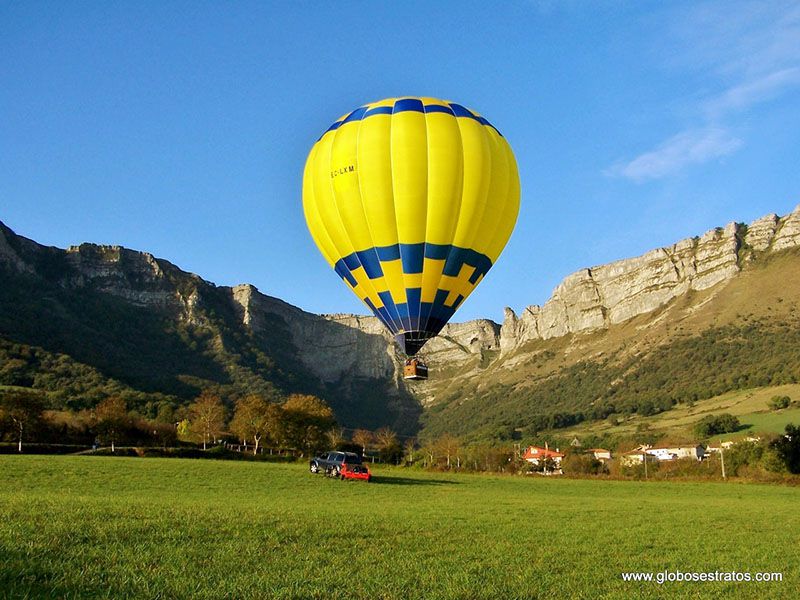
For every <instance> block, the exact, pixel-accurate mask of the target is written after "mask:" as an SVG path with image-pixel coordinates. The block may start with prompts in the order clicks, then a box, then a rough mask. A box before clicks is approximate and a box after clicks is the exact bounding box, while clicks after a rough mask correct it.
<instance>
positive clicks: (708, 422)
mask: <svg viewBox="0 0 800 600" xmlns="http://www.w3.org/2000/svg"><path fill="white" fill-rule="evenodd" d="M741 426H742V425H741V423H739V419H738V418H736V417H734V416H733V415H731V414H729V413H724V414H721V415H708V416H707V417H703V418H702V419H700V420H699V421H698V422H697V423H696V424H695V426H694V430H695V432H696V433H697V435H699V436H700V437H704V438H707V437H711V436H714V435H719V434H720V433H732V432H734V431H737V430H738V429H739V428H740V427H741Z"/></svg>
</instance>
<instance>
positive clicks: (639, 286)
mask: <svg viewBox="0 0 800 600" xmlns="http://www.w3.org/2000/svg"><path fill="white" fill-rule="evenodd" d="M798 245H800V206H798V207H797V208H795V210H794V212H792V213H790V214H789V215H787V216H785V217H783V218H779V217H778V216H776V215H774V214H772V215H767V216H765V217H762V218H760V219H757V220H756V221H754V222H753V223H752V224H750V225H744V224H737V223H729V224H728V225H726V226H725V227H724V228H717V229H712V230H711V231H708V232H707V233H705V234H704V235H702V236H701V237H697V238H690V239H686V240H682V241H680V242H678V243H677V244H674V245H672V246H670V247H668V248H658V249H656V250H651V251H650V252H648V253H647V254H644V255H642V256H638V257H636V258H628V259H624V260H619V261H616V262H613V263H609V264H606V265H601V266H598V267H592V268H589V269H582V270H580V271H578V272H577V273H573V274H572V275H569V276H568V277H567V278H565V279H564V281H562V282H561V283H560V284H559V285H558V287H556V289H555V291H554V292H553V295H552V297H551V298H550V299H549V300H548V301H547V302H546V303H545V304H544V306H537V305H533V306H529V307H527V308H526V309H525V310H524V311H523V312H522V314H521V315H517V314H515V313H514V311H513V310H511V309H509V308H506V310H505V319H504V321H503V326H502V327H501V329H500V347H501V349H502V352H503V353H507V352H509V351H512V350H513V349H515V348H517V347H519V346H521V345H523V344H525V343H526V342H529V341H531V340H542V339H550V338H555V337H559V336H563V335H566V334H569V333H577V332H584V331H593V330H598V329H604V328H607V327H608V326H609V325H612V324H616V323H622V322H623V321H627V320H629V319H631V318H633V317H635V316H637V315H641V314H645V313H648V312H651V311H653V310H656V309H657V308H659V307H661V306H664V305H665V304H667V303H668V302H670V301H671V300H673V299H675V298H677V297H678V296H682V295H684V294H686V293H687V292H689V291H690V290H705V289H708V288H711V287H712V286H715V285H717V284H720V283H723V282H725V281H727V280H730V279H731V278H733V277H735V276H736V275H737V274H738V273H739V272H740V270H741V268H742V265H743V262H744V261H751V260H756V259H757V258H758V256H759V254H761V253H765V252H771V251H778V250H783V249H786V248H791V247H794V246H798Z"/></svg>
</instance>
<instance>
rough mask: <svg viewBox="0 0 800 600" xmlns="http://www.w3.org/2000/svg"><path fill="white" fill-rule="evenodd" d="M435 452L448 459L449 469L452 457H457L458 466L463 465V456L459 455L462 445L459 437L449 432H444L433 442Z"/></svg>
mask: <svg viewBox="0 0 800 600" xmlns="http://www.w3.org/2000/svg"><path fill="white" fill-rule="evenodd" d="M433 448H434V452H435V453H436V454H437V455H438V456H439V457H444V458H445V459H446V463H445V464H446V465H447V468H448V469H449V468H450V466H451V459H452V458H456V460H457V461H458V466H459V467H460V466H461V457H460V456H459V453H460V449H461V445H460V442H459V440H458V438H457V437H455V436H453V435H450V434H449V433H445V434H442V435H441V436H440V437H439V439H437V440H436V441H435V442H434V443H433Z"/></svg>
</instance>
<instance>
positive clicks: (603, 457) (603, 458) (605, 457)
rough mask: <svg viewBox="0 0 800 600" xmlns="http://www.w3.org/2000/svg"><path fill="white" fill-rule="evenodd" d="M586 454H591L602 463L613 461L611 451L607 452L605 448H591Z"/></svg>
mask: <svg viewBox="0 0 800 600" xmlns="http://www.w3.org/2000/svg"><path fill="white" fill-rule="evenodd" d="M586 453H587V454H591V455H592V456H593V457H594V458H595V460H599V461H600V462H602V463H606V462H608V461H610V460H611V450H606V449H605V448H589V449H588V450H587V451H586Z"/></svg>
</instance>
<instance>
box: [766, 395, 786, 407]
mask: <svg viewBox="0 0 800 600" xmlns="http://www.w3.org/2000/svg"><path fill="white" fill-rule="evenodd" d="M791 403H792V399H791V398H789V396H773V397H772V398H770V399H769V402H768V403H767V404H768V405H769V407H770V408H771V409H772V410H780V409H782V408H786V407H788V406H789V405H790V404H791Z"/></svg>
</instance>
